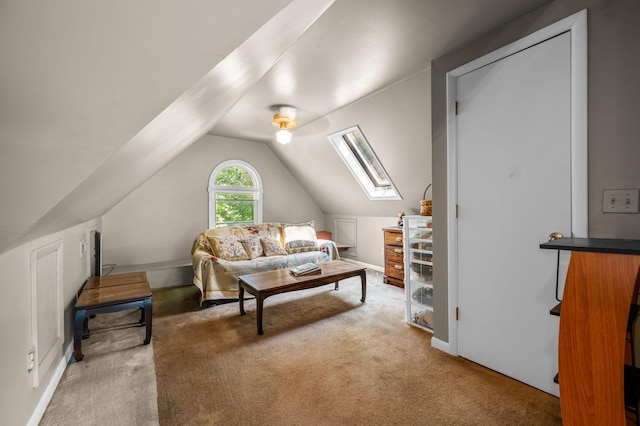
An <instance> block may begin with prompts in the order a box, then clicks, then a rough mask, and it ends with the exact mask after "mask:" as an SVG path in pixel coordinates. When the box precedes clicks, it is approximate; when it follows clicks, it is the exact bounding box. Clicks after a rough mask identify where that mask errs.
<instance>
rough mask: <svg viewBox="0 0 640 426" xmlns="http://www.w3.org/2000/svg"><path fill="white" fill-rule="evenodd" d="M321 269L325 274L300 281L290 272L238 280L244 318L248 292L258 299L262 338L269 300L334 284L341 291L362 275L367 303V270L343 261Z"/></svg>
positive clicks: (258, 317) (285, 270)
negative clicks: (347, 282)
mask: <svg viewBox="0 0 640 426" xmlns="http://www.w3.org/2000/svg"><path fill="white" fill-rule="evenodd" d="M318 266H319V267H320V268H321V270H322V272H321V273H320V274H315V275H303V276H299V277H296V276H294V275H293V274H292V273H291V272H290V270H289V269H276V270H273V271H267V272H259V273H257V274H250V275H241V276H240V277H238V286H239V290H240V295H239V302H240V314H241V315H245V314H246V312H245V311H244V292H245V290H246V291H247V292H248V293H250V294H252V295H254V296H255V298H256V308H257V318H256V321H257V325H258V334H263V330H262V312H263V304H264V299H266V298H267V297H269V296H273V295H274V294H278V293H287V292H289V291H296V290H306V289H308V288H314V287H319V286H322V285H326V284H331V283H335V289H336V290H338V282H339V281H340V280H344V279H347V278H351V277H355V276H358V275H359V276H360V282H361V284H362V298H361V299H360V301H361V302H363V303H364V300H365V298H366V296H367V275H366V268H364V267H362V266H357V265H353V264H351V263H347V262H343V261H341V260H333V261H330V262H322V263H318Z"/></svg>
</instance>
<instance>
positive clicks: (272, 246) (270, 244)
mask: <svg viewBox="0 0 640 426" xmlns="http://www.w3.org/2000/svg"><path fill="white" fill-rule="evenodd" d="M260 242H261V243H262V249H263V250H264V255H265V256H286V254H287V251H286V250H285V249H284V248H283V247H282V244H281V243H280V240H272V239H271V238H260Z"/></svg>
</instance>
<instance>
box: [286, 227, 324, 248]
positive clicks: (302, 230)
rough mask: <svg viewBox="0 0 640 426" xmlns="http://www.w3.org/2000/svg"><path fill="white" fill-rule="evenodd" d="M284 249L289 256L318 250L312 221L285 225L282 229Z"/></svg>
mask: <svg viewBox="0 0 640 426" xmlns="http://www.w3.org/2000/svg"><path fill="white" fill-rule="evenodd" d="M282 233H283V236H284V248H285V250H286V251H287V253H289V254H293V253H302V252H305V251H317V250H318V238H317V237H316V230H315V227H314V221H310V222H307V223H299V224H286V225H284V226H283V227H282Z"/></svg>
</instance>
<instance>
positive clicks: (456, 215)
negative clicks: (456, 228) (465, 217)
mask: <svg viewBox="0 0 640 426" xmlns="http://www.w3.org/2000/svg"><path fill="white" fill-rule="evenodd" d="M457 218H458V205H457V204H456V219H457Z"/></svg>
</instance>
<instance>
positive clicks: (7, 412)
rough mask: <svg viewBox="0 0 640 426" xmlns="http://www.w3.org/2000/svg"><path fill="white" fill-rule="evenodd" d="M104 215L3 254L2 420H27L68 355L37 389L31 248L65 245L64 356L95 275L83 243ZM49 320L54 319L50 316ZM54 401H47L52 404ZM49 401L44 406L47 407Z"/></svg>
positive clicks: (44, 376) (0, 306) (0, 326)
mask: <svg viewBox="0 0 640 426" xmlns="http://www.w3.org/2000/svg"><path fill="white" fill-rule="evenodd" d="M100 226H101V223H100V220H99V219H95V220H92V221H90V222H86V223H83V224H80V225H78V226H74V227H73V228H70V229H66V230H64V231H61V232H58V233H55V234H52V235H48V236H45V237H42V238H39V239H37V240H34V241H31V242H29V243H27V244H24V245H21V246H19V247H16V248H14V249H11V250H9V251H7V252H5V253H4V254H2V255H0V276H1V277H2V280H3V285H2V288H3V293H2V297H1V298H0V338H1V339H2V345H0V360H2V363H0V378H1V379H0V424H3V425H23V424H26V423H27V422H28V421H29V419H30V417H31V416H32V413H33V412H34V411H35V410H36V407H37V406H38V403H39V402H40V401H41V399H43V395H46V393H47V392H52V391H53V389H52V388H50V389H47V387H48V386H55V384H56V383H57V382H53V383H52V378H54V376H55V374H56V373H57V374H61V368H62V369H63V368H64V365H66V361H67V360H66V359H63V356H62V355H60V356H58V357H57V358H58V359H56V360H54V362H53V363H52V365H51V367H50V368H48V369H47V371H44V372H41V374H40V377H41V380H40V382H39V385H38V387H36V388H34V387H33V386H32V385H33V377H32V374H33V373H28V372H27V353H28V352H29V350H30V348H31V347H32V331H31V302H32V300H31V296H30V294H31V290H30V287H31V280H32V277H31V265H30V262H31V259H30V258H31V252H32V251H34V250H37V249H39V248H41V247H44V246H47V245H48V244H51V243H52V242H55V241H61V244H62V250H61V253H62V271H61V273H62V274H61V276H62V305H63V312H64V314H63V317H64V319H63V321H64V324H63V334H64V339H63V340H64V342H63V343H62V347H60V348H57V349H56V350H59V351H60V353H61V354H62V353H63V352H64V351H66V350H67V349H69V348H70V345H72V341H73V313H74V305H75V297H76V292H77V291H78V289H79V288H80V287H81V286H82V284H83V283H84V281H85V280H86V279H87V277H88V276H89V275H90V274H89V261H90V259H89V254H88V251H87V252H86V253H85V254H84V255H81V250H80V244H81V243H82V242H84V241H87V242H88V238H89V232H90V229H98V230H99V229H100ZM47 320H49V319H47ZM46 402H48V399H47V400H46V401H44V403H43V404H46ZM44 407H46V405H42V406H41V407H40V408H41V409H42V410H44Z"/></svg>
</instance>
